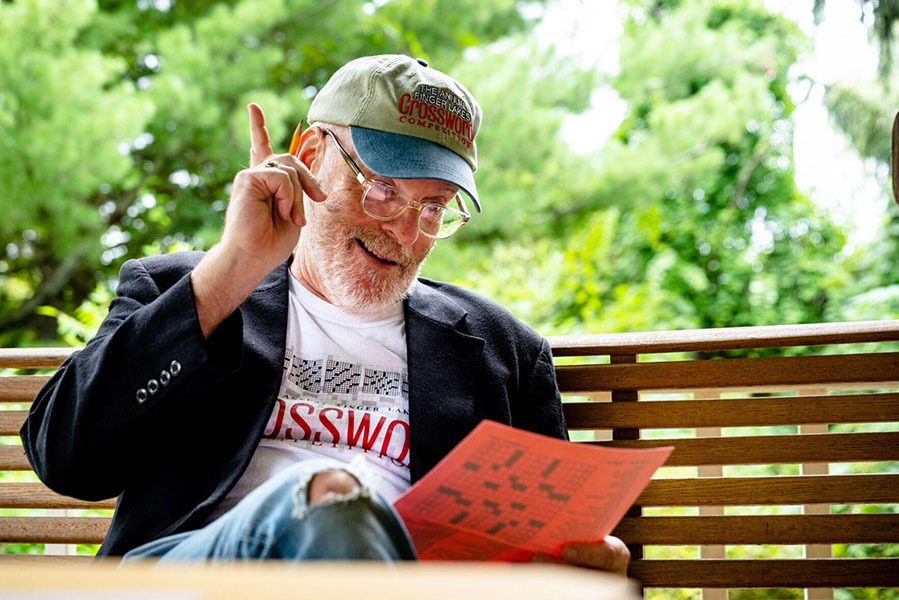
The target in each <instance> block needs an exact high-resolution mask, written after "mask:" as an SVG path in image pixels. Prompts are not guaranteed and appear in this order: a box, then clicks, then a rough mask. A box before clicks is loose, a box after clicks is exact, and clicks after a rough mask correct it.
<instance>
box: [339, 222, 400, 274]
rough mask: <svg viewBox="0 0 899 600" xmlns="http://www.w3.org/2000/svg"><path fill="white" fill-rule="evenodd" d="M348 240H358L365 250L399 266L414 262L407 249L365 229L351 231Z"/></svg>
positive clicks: (384, 236)
mask: <svg viewBox="0 0 899 600" xmlns="http://www.w3.org/2000/svg"><path fill="white" fill-rule="evenodd" d="M348 237H349V239H350V242H351V243H352V240H354V239H357V238H358V239H359V241H361V242H362V243H363V244H364V245H365V247H366V248H368V249H369V250H370V251H371V252H373V253H374V254H376V255H378V256H379V257H381V258H385V259H387V260H392V261H393V262H395V263H397V264H398V265H400V266H403V267H405V266H408V265H410V264H412V263H413V262H415V255H414V253H413V252H412V250H411V249H409V248H404V247H403V246H401V245H400V244H399V243H397V242H395V241H393V240H391V239H390V238H389V237H387V236H386V235H383V234H377V233H374V232H371V231H369V230H366V229H352V230H351V231H350V232H349V236H348Z"/></svg>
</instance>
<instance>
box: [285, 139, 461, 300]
mask: <svg viewBox="0 0 899 600" xmlns="http://www.w3.org/2000/svg"><path fill="white" fill-rule="evenodd" d="M333 131H334V134H335V135H337V137H338V138H339V139H340V143H341V145H342V146H343V147H344V149H345V150H346V151H347V152H348V153H349V154H350V155H351V156H352V157H353V160H355V161H356V164H357V165H358V166H359V168H360V169H362V172H363V174H364V175H365V176H366V177H367V178H369V179H374V180H378V179H380V180H382V181H385V182H386V183H389V184H391V185H393V186H394V187H395V188H397V189H398V190H399V191H400V192H401V193H403V194H405V195H406V196H407V197H409V198H413V199H415V200H418V201H441V202H445V201H446V200H447V199H449V198H451V197H452V196H453V195H454V194H455V193H456V188H455V187H453V186H451V185H449V184H447V183H444V182H441V181H434V180H426V179H416V180H402V179H398V180H389V179H383V178H379V177H377V176H375V175H374V174H373V173H371V172H370V171H368V170H367V169H366V168H365V166H364V164H363V163H362V161H361V160H359V158H358V157H357V156H356V154H355V151H354V150H353V145H352V141H351V138H350V135H349V132H348V131H347V130H346V129H343V128H342V129H339V130H333ZM321 143H322V144H323V145H324V146H323V148H322V150H323V151H324V158H323V160H322V166H321V168H320V169H319V170H318V173H317V174H316V175H317V177H318V179H319V181H320V182H321V183H322V187H323V188H324V190H325V193H327V195H328V199H327V200H325V201H324V202H322V203H317V202H311V201H309V200H308V199H307V202H306V216H307V224H306V226H305V227H303V230H302V233H301V234H300V242H299V245H300V247H301V248H302V251H303V253H304V254H305V256H306V258H307V259H311V261H309V263H308V264H307V268H308V269H310V270H311V271H313V279H314V281H313V282H312V283H313V285H314V286H316V287H318V288H320V289H318V290H317V291H318V292H319V294H320V295H322V296H324V297H325V298H326V299H327V300H328V301H330V302H331V303H332V304H335V305H337V306H340V307H342V308H344V309H346V310H349V311H351V312H369V311H373V310H377V309H378V308H380V307H385V306H388V305H392V304H395V303H396V302H398V301H400V300H401V299H402V298H403V296H404V295H405V294H406V292H407V291H408V290H409V288H410V286H411V285H412V283H413V282H414V281H415V278H416V277H417V276H418V273H419V271H420V268H421V264H422V263H423V262H424V259H425V258H426V257H427V256H428V254H429V253H430V251H431V249H432V248H433V246H434V240H432V239H431V238H429V237H427V236H425V235H424V234H422V233H421V232H420V231H419V229H418V211H416V210H413V209H411V208H409V209H407V210H406V211H405V212H403V213H402V214H401V215H400V216H399V217H398V218H396V219H395V220H393V221H379V220H377V219H375V218H373V217H370V216H368V215H367V214H365V212H364V211H363V210H362V202H361V198H362V193H363V188H362V186H361V185H360V184H359V182H358V181H357V180H356V179H355V177H354V176H353V172H352V171H351V170H350V168H349V167H348V166H347V164H346V163H345V162H344V161H343V158H342V157H341V155H340V153H339V150H337V148H336V146H335V145H334V143H333V140H329V139H327V137H326V136H325V135H322V139H321ZM314 291H315V290H314Z"/></svg>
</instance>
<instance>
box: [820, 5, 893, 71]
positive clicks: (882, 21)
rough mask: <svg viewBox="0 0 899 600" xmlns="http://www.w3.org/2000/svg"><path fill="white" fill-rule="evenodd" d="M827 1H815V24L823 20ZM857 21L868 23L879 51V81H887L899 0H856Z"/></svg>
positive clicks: (891, 61) (890, 67)
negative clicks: (857, 7)
mask: <svg viewBox="0 0 899 600" xmlns="http://www.w3.org/2000/svg"><path fill="white" fill-rule="evenodd" d="M826 4H827V0H815V4H814V7H813V10H814V12H815V22H816V23H821V21H822V20H823V19H824V8H825V6H826ZM858 5H859V20H861V21H862V22H865V21H870V22H871V26H872V29H873V30H874V36H875V37H876V39H877V45H878V47H879V49H880V62H879V64H878V72H879V73H880V79H881V80H882V81H884V82H887V81H888V78H889V74H890V71H891V70H892V67H893V23H895V22H896V21H897V20H899V0H858Z"/></svg>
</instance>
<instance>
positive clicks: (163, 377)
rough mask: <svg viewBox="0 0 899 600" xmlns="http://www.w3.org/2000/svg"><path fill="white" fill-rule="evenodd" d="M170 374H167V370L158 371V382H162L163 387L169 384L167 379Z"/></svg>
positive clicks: (169, 377) (169, 378)
mask: <svg viewBox="0 0 899 600" xmlns="http://www.w3.org/2000/svg"><path fill="white" fill-rule="evenodd" d="M171 378H172V376H171V375H169V372H168V371H166V370H165V369H163V370H162V371H160V373H159V383H161V384H162V386H163V387H165V386H167V385H168V384H169V380H171Z"/></svg>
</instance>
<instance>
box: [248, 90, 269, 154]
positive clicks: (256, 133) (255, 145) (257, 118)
mask: <svg viewBox="0 0 899 600" xmlns="http://www.w3.org/2000/svg"><path fill="white" fill-rule="evenodd" d="M247 110H248V111H249V112H250V141H251V142H252V146H251V147H250V166H251V167H255V166H256V165H258V164H260V163H262V161H263V160H265V159H266V158H267V157H269V156H271V155H272V154H273V152H272V144H271V139H270V138H269V136H268V129H267V128H266V127H265V115H264V114H263V113H262V107H261V106H259V105H258V104H256V103H255V102H252V103H250V104H248V105H247Z"/></svg>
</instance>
